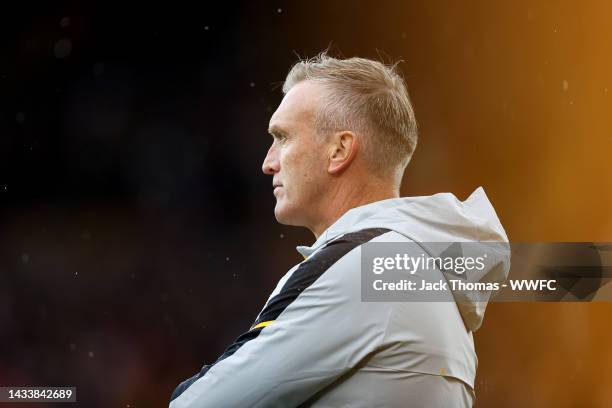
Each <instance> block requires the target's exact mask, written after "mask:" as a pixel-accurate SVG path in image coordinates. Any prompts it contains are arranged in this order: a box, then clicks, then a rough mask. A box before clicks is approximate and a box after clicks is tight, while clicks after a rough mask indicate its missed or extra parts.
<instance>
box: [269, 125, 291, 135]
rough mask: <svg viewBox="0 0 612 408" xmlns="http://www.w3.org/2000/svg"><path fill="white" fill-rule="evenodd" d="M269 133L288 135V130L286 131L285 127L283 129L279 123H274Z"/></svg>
mask: <svg viewBox="0 0 612 408" xmlns="http://www.w3.org/2000/svg"><path fill="white" fill-rule="evenodd" d="M268 133H269V134H271V135H272V136H274V135H286V134H287V132H285V131H284V130H283V129H281V128H280V127H279V126H278V125H272V126H270V127H269V128H268Z"/></svg>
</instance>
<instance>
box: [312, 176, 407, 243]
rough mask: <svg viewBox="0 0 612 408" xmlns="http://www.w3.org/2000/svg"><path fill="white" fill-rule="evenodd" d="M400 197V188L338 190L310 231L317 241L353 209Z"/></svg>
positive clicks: (373, 187)
mask: <svg viewBox="0 0 612 408" xmlns="http://www.w3.org/2000/svg"><path fill="white" fill-rule="evenodd" d="M398 197H399V188H398V187H393V186H382V185H354V186H350V187H347V188H338V189H337V190H336V191H335V194H333V195H332V196H331V197H330V200H329V201H328V202H327V203H326V205H325V207H324V208H322V211H323V216H322V217H320V219H319V222H318V223H316V224H315V225H313V226H311V227H309V229H310V231H311V232H312V233H313V234H314V236H315V239H317V238H319V236H320V235H321V234H322V233H323V232H324V231H325V230H326V229H327V228H329V226H330V225H332V224H333V223H334V222H336V221H337V220H338V219H339V218H340V217H341V216H342V215H344V213H346V212H347V211H348V210H350V209H351V208H355V207H360V206H362V205H366V204H370V203H374V202H376V201H381V200H386V199H389V198H398Z"/></svg>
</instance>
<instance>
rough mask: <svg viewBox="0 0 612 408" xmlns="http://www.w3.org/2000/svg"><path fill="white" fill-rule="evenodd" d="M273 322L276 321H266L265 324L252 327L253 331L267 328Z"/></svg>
mask: <svg viewBox="0 0 612 408" xmlns="http://www.w3.org/2000/svg"><path fill="white" fill-rule="evenodd" d="M273 321H274V320H266V321H265V322H261V323H259V324H256V325H255V326H253V327H251V330H255V329H259V328H260V327H266V326H267V325H269V324H270V323H272V322H273Z"/></svg>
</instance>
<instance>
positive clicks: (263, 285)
mask: <svg viewBox="0 0 612 408" xmlns="http://www.w3.org/2000/svg"><path fill="white" fill-rule="evenodd" d="M0 19H1V20H0V21H1V24H0V39H1V40H0V41H1V43H2V49H1V54H0V103H1V106H0V166H1V171H0V202H1V210H0V350H1V351H0V385H3V386H8V385H24V386H25V385H58V386H59V385H71V386H76V387H77V397H78V399H79V403H78V404H75V405H78V406H84V407H94V408H95V407H131V408H134V407H162V406H167V401H168V398H169V395H170V393H171V391H172V390H173V388H174V387H175V386H176V384H178V382H180V381H181V380H183V379H184V378H187V377H189V376H191V375H192V374H194V373H195V372H197V371H198V370H199V368H200V367H201V365H202V364H203V363H205V362H212V361H214V360H215V359H216V358H217V356H218V355H219V354H220V353H222V351H223V350H224V348H225V347H226V346H227V345H228V344H229V343H230V342H231V341H232V340H233V339H234V338H235V337H236V336H237V335H239V334H240V333H241V332H242V331H244V330H245V329H248V327H249V325H250V323H251V322H252V321H253V319H254V318H255V316H256V315H257V313H258V312H259V310H260V308H261V307H262V306H263V303H264V302H265V300H266V299H267V296H268V295H269V293H270V292H271V291H272V289H273V288H274V286H275V284H276V282H277V280H278V279H279V278H280V277H281V276H282V275H283V274H284V273H285V272H286V270H287V269H289V268H290V267H291V266H292V265H293V264H295V263H297V262H299V261H300V257H299V255H298V254H297V252H296V251H295V246H296V245H298V244H310V243H312V241H313V237H312V236H311V235H310V233H309V232H308V231H305V230H300V229H295V228H291V227H286V226H281V225H278V224H277V223H276V221H275V219H274V216H273V206H274V197H273V195H272V188H271V179H270V178H269V177H267V176H264V175H263V174H262V173H261V163H262V160H263V158H264V155H265V153H266V151H267V148H268V146H269V143H270V141H271V139H270V137H269V136H268V135H267V131H266V129H267V123H268V120H269V118H270V115H271V114H272V112H273V111H274V110H275V108H276V106H277V105H278V103H279V102H280V100H281V97H282V95H281V91H280V84H281V83H282V81H283V79H284V76H285V74H286V73H287V71H288V70H289V68H290V66H291V64H292V63H293V62H295V61H296V59H297V58H298V56H301V57H304V56H313V55H315V54H316V53H317V52H319V51H321V50H322V49H325V48H327V47H328V46H330V44H331V50H332V53H333V54H335V55H340V56H345V57H350V56H355V55H358V56H363V57H371V58H378V59H381V60H383V61H385V62H389V63H391V62H395V61H397V60H400V59H401V60H403V63H401V64H400V69H401V71H402V73H403V75H404V77H405V79H406V82H407V84H408V87H409V91H410V93H411V96H412V100H413V103H414V107H415V110H416V115H417V119H418V121H419V125H420V141H419V146H418V148H417V151H416V153H415V156H414V158H413V161H412V163H411V164H410V166H409V167H408V169H407V172H406V176H405V178H404V183H403V187H402V193H403V194H404V195H428V194H433V193H437V192H441V191H450V192H453V193H455V194H456V195H457V196H458V197H459V198H461V199H464V198H466V197H467V195H468V194H469V193H470V192H471V191H472V190H474V189H475V188H476V187H477V186H479V185H482V186H484V188H485V190H486V191H487V194H488V195H489V197H490V199H491V200H492V202H493V204H494V205H495V207H496V209H497V211H498V214H499V216H500V218H501V220H502V222H503V223H504V225H505V227H506V230H507V232H508V235H509V237H510V239H511V240H512V241H515V242H519V241H612V218H611V217H610V209H611V208H612V188H611V187H612V170H611V163H610V161H611V155H612V115H610V113H611V112H612V109H611V108H612V77H611V76H610V72H612V3H609V2H606V1H592V2H587V3H578V2H570V1H562V2H547V1H535V2H533V1H508V2H487V1H479V2H469V3H463V2H455V1H442V2H440V1H434V2H417V1H409V2H390V1H378V2H352V1H334V2H325V1H309V2H300V3H296V2H282V1H276V2H268V1H263V2H259V1H258V2H244V3H231V4H230V3H224V4H214V5H200V6H199V7H197V8H193V9H189V8H187V7H183V6H182V5H180V4H178V3H171V4H165V5H159V6H158V5H153V4H152V3H149V4H146V5H145V3H143V5H142V6H135V5H131V6H130V5H128V4H127V2H124V3H119V4H111V3H101V4H99V5H98V6H92V5H88V6H85V5H84V4H80V3H78V2H64V3H62V2H54V3H53V4H52V5H47V6H46V7H41V6H34V5H31V6H28V5H24V6H22V10H21V11H18V12H13V11H12V10H11V11H9V10H8V9H5V10H4V12H3V13H2V15H1V17H0ZM610 312H612V307H611V306H610V305H609V304H605V303H599V304H571V303H568V304H535V303H532V304H516V303H514V304H501V303H494V304H492V305H490V306H489V310H488V311H487V318H486V319H485V323H484V325H483V327H482V329H481V330H480V331H479V332H477V333H476V335H475V338H476V346H477V351H478V355H479V359H480V366H479V372H478V377H477V397H478V406H481V407H490V406H496V407H506V406H507V407H514V406H522V407H531V406H550V407H576V406H581V407H604V406H609V405H610V403H611V401H612V390H611V389H610V387H609V384H610V383H611V382H612V350H611V346H610V342H609V338H610V335H611V334H612V330H611V329H610V327H611V326H610ZM50 405H51V404H50ZM50 405H49V406H50ZM20 406H22V407H25V406H26V404H21V405H20ZM33 406H43V405H42V404H38V405H33Z"/></svg>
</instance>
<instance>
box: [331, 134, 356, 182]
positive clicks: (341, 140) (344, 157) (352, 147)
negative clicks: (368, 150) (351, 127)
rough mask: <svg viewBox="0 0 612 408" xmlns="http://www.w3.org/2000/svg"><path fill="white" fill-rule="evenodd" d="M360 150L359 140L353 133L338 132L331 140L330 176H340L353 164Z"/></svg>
mask: <svg viewBox="0 0 612 408" xmlns="http://www.w3.org/2000/svg"><path fill="white" fill-rule="evenodd" d="M358 150H359V138H358V137H357V135H355V134H354V133H353V132H351V131H348V130H344V131H341V132H336V133H334V134H333V135H332V137H331V139H330V147H329V167H328V168H327V172H328V173H329V174H339V173H341V172H342V171H344V170H345V169H346V168H348V166H349V165H350V164H351V162H352V161H353V159H354V158H355V156H356V155H357V151H358Z"/></svg>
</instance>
